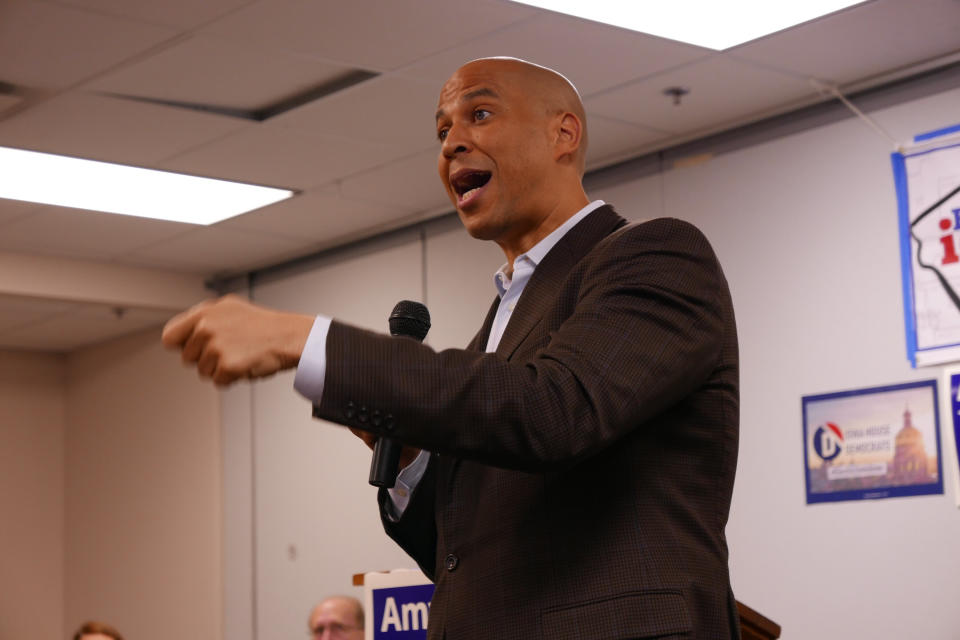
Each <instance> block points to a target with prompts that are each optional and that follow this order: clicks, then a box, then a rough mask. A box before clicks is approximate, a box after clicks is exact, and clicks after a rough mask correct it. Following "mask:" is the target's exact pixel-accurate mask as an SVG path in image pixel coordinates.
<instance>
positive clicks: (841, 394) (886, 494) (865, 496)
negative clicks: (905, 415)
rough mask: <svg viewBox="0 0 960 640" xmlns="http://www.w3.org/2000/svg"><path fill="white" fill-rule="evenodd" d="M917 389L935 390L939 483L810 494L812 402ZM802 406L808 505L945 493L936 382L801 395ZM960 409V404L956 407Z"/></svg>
mask: <svg viewBox="0 0 960 640" xmlns="http://www.w3.org/2000/svg"><path fill="white" fill-rule="evenodd" d="M918 387H930V388H931V389H932V391H933V420H934V433H935V434H936V438H937V481H936V482H931V483H928V484H915V485H908V486H903V487H898V486H888V487H871V488H870V489H855V490H851V491H833V492H830V493H811V492H810V461H809V459H808V458H807V427H808V425H807V405H808V404H809V403H812V402H822V401H823V400H834V399H836V398H848V397H852V396H860V395H870V394H875V393H884V392H887V391H899V390H901V389H914V388H918ZM801 404H802V407H803V481H804V485H805V487H806V493H807V504H817V503H821V502H840V501H843V500H876V499H880V498H900V497H904V496H920V495H931V494H942V493H943V451H942V450H941V448H940V405H939V401H938V397H937V381H936V380H920V381H919V382H905V383H903V384H894V385H887V386H885V387H868V388H866V389H851V390H849V391H836V392H834V393H822V394H819V395H813V396H802V397H801ZM957 407H958V410H960V404H958V405H957ZM955 428H956V427H955Z"/></svg>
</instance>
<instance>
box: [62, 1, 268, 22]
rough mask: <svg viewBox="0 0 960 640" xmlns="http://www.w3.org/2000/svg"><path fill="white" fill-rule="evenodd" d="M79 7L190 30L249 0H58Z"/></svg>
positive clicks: (247, 2)
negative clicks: (161, 0)
mask: <svg viewBox="0 0 960 640" xmlns="http://www.w3.org/2000/svg"><path fill="white" fill-rule="evenodd" d="M59 1H60V2H61V3H62V4H68V5H72V6H75V7H80V8H83V9H90V10H92V11H96V12H98V13H108V14H111V15H115V16H122V17H126V18H135V19H137V20H142V21H144V22H153V23H156V24H162V25H167V26H171V27H178V28H181V29H192V28H194V27H197V26H199V25H201V24H203V23H205V22H209V21H210V20H212V19H214V18H217V17H219V16H222V15H223V14H225V13H228V12H230V11H232V10H234V9H236V8H238V7H241V6H243V5H245V4H250V3H251V1H252V0H203V2H197V0H163V2H157V0H59Z"/></svg>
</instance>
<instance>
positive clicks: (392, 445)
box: [370, 436, 403, 489]
mask: <svg viewBox="0 0 960 640" xmlns="http://www.w3.org/2000/svg"><path fill="white" fill-rule="evenodd" d="M401 452H403V445H402V444H400V443H399V442H397V441H396V440H395V439H394V438H387V437H385V436H381V437H380V438H378V439H377V443H376V444H375V445H374V446H373V460H371V461H370V484H372V485H373V486H375V487H383V488H384V489H392V488H393V487H394V485H395V484H397V472H398V470H399V469H400V453H401Z"/></svg>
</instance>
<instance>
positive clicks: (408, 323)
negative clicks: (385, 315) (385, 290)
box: [389, 300, 430, 342]
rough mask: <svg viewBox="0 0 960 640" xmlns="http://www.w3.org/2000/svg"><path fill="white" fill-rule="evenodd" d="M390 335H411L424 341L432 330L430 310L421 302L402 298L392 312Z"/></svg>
mask: <svg viewBox="0 0 960 640" xmlns="http://www.w3.org/2000/svg"><path fill="white" fill-rule="evenodd" d="M389 322H390V335H392V336H409V337H411V338H415V339H416V340H418V341H420V342H423V339H424V338H426V337H427V332H428V331H430V312H429V311H427V307H426V306H425V305H423V304H422V303H420V302H414V301H413V300H401V301H400V302H398V303H397V305H396V306H395V307H394V308H393V312H391V313H390V320H389Z"/></svg>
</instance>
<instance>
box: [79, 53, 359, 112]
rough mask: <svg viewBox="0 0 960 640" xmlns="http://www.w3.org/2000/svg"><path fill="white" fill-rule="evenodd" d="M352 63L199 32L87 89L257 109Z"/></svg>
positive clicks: (250, 109) (298, 91) (329, 77)
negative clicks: (264, 48) (264, 47)
mask: <svg viewBox="0 0 960 640" xmlns="http://www.w3.org/2000/svg"><path fill="white" fill-rule="evenodd" d="M349 70H350V68H349V67H345V66H343V65H337V64H329V63H325V62H321V61H319V60H316V59H314V58H309V57H305V56H299V55H295V54H291V53H284V52H281V51H264V50H257V49H254V48H252V47H249V46H244V45H241V44H239V43H233V42H228V41H221V40H217V39H215V38H210V37H194V38H190V39H189V40H186V41H184V42H182V43H180V44H177V45H175V46H172V47H170V48H168V49H165V50H163V51H161V52H159V53H157V54H155V55H153V56H151V57H149V58H147V59H145V60H142V61H140V62H135V63H133V64H129V65H126V66H124V67H122V68H121V69H119V70H117V71H114V72H111V73H109V74H107V75H105V76H102V77H100V78H98V79H97V80H96V81H94V82H93V83H91V84H89V85H85V86H84V89H95V90H98V91H104V92H108V93H116V94H122V95H134V96H140V97H147V98H159V99H163V100H174V101H180V102H189V103H197V104H203V105H211V106H218V107H231V108H235V109H243V110H248V111H253V110H256V109H259V108H263V107H266V106H269V105H271V104H273V103H275V102H277V101H279V100H281V99H284V98H288V97H290V96H293V95H297V94H299V93H302V92H303V91H306V90H308V89H312V88H314V87H316V86H318V85H320V84H323V83H325V82H329V81H330V80H332V79H334V78H335V77H337V76H339V75H342V74H343V73H345V72H346V71H349Z"/></svg>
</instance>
